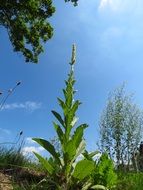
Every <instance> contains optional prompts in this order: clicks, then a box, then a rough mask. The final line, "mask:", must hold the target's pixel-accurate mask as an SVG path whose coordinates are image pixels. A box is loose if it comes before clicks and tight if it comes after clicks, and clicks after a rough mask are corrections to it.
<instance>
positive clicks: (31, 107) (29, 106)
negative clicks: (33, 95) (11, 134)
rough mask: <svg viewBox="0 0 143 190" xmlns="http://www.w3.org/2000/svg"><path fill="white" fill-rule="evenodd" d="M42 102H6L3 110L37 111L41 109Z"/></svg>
mask: <svg viewBox="0 0 143 190" xmlns="http://www.w3.org/2000/svg"><path fill="white" fill-rule="evenodd" d="M41 106H42V104H41V103H40V102H33V101H26V102H24V103H17V102H15V103H11V104H5V105H4V106H3V108H2V110H14V109H25V110H28V111H35V110H37V109H40V108H41Z"/></svg>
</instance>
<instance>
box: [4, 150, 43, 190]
mask: <svg viewBox="0 0 143 190" xmlns="http://www.w3.org/2000/svg"><path fill="white" fill-rule="evenodd" d="M0 172H1V173H3V174H4V175H8V176H11V183H12V184H13V188H14V190H18V189H20V190H26V189H33V190H34V188H35V189H36V187H37V185H38V186H40V185H41V183H40V182H41V180H42V179H43V178H44V177H45V173H44V172H43V171H42V168H41V166H40V165H39V164H37V163H35V162H33V161H31V159H30V158H27V157H26V156H24V155H23V154H22V151H21V146H18V148H16V147H11V148H7V147H6V146H1V147H0ZM39 183H40V184H39ZM38 189H39V190H40V188H39V187H38Z"/></svg>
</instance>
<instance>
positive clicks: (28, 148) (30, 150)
mask: <svg viewBox="0 0 143 190" xmlns="http://www.w3.org/2000/svg"><path fill="white" fill-rule="evenodd" d="M43 151H44V148H43V147H36V146H26V147H24V148H23V149H22V153H23V155H30V154H33V152H36V153H41V152H43Z"/></svg>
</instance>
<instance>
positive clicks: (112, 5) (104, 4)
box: [99, 0, 130, 12]
mask: <svg viewBox="0 0 143 190" xmlns="http://www.w3.org/2000/svg"><path fill="white" fill-rule="evenodd" d="M129 3H130V2H129V1H128V0H124V1H121V0H101V1H100V4H99V10H100V11H101V10H105V9H106V8H109V9H111V10H112V11H115V12H117V11H123V10H125V8H128V7H129V5H130V4H129ZM127 5H128V6H127Z"/></svg>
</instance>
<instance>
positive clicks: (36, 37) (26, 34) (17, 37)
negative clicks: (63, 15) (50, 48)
mask: <svg viewBox="0 0 143 190" xmlns="http://www.w3.org/2000/svg"><path fill="white" fill-rule="evenodd" d="M68 1H70V0H68ZM68 1H67V0H65V2H68ZM77 1H78V0H71V2H72V3H73V4H74V5H75V6H76V5H77ZM54 12H55V7H54V6H53V4H52V0H36V1H35V0H12V1H11V0H3V1H1V2H0V25H2V26H4V27H5V28H6V30H7V32H8V35H9V39H10V41H11V43H12V46H13V49H14V51H16V52H18V51H19V52H21V53H22V54H23V55H24V57H25V59H26V62H29V61H32V62H35V63H37V62H38V55H39V54H40V53H41V52H43V44H42V43H43V42H47V41H48V40H49V39H51V38H52V36H53V28H52V26H51V25H50V23H49V21H48V19H49V18H50V17H51V16H52V15H53V13H54Z"/></svg>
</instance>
